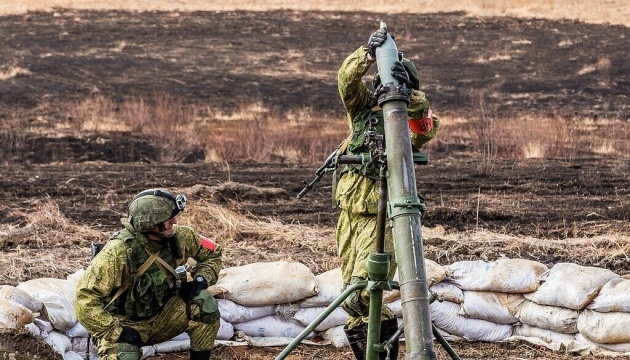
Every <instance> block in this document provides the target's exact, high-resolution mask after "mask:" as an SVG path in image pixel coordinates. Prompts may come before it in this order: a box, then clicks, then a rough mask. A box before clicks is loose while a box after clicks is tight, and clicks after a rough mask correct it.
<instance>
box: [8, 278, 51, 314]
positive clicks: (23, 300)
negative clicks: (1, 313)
mask: <svg viewBox="0 0 630 360" xmlns="http://www.w3.org/2000/svg"><path fill="white" fill-rule="evenodd" d="M0 299H5V300H8V301H13V302H16V303H18V304H20V305H22V306H24V307H25V308H27V309H29V310H30V311H32V312H35V313H36V312H39V311H40V310H41V309H42V307H43V306H44V304H42V302H41V301H39V300H37V299H33V297H32V296H31V295H29V294H28V293H27V292H26V291H24V290H22V289H18V288H16V287H15V286H10V285H5V286H2V287H0Z"/></svg>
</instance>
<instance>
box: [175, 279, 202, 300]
mask: <svg viewBox="0 0 630 360" xmlns="http://www.w3.org/2000/svg"><path fill="white" fill-rule="evenodd" d="M207 288H208V281H206V279H204V278H203V276H196V277H195V278H194V279H193V280H192V281H189V282H185V283H183V284H182V287H181V288H180V289H179V297H181V298H182V300H184V301H185V302H186V303H188V302H190V301H191V300H192V299H194V298H195V296H197V295H199V293H200V292H201V291H202V290H206V289H207Z"/></svg>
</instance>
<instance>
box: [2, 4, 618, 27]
mask: <svg viewBox="0 0 630 360" xmlns="http://www.w3.org/2000/svg"><path fill="white" fill-rule="evenodd" d="M57 8H72V9H103V10H132V11H145V10H162V11H231V10H250V11H272V10H278V9H292V10H300V11H372V12H376V13H382V14H395V13H432V12H450V11H466V12H468V13H469V14H470V15H473V16H515V17H538V18H548V19H574V20H580V21H584V22H589V23H610V24H619V25H625V26H628V25H630V6H628V4H627V1H626V0H593V1H588V0H495V1H488V0H441V1H435V0H400V1H381V2H374V1H367V0H358V1H342V0H317V1H299V0H267V1H261V0H244V1H216V0H209V1H204V0H188V1H185V2H175V1H165V0H140V1H122V0H108V1H102V0H100V1H99V0H3V2H2V3H0V15H3V14H19V13H25V12H28V11H53V10H55V9H57Z"/></svg>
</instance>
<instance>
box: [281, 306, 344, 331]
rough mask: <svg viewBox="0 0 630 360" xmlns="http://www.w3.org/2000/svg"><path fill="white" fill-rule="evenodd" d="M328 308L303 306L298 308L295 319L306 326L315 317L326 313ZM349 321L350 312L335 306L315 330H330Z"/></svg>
mask: <svg viewBox="0 0 630 360" xmlns="http://www.w3.org/2000/svg"><path fill="white" fill-rule="evenodd" d="M324 310H326V307H325V306H322V307H316V308H303V309H300V310H298V311H297V312H296V313H295V315H294V316H293V319H294V320H295V321H297V322H298V323H299V324H302V325H304V327H307V326H309V325H310V324H312V323H313V322H314V321H315V319H316V318H317V317H318V316H320V315H321V314H323V313H324ZM347 321H348V314H347V313H346V312H345V311H344V310H343V309H342V308H339V307H338V308H335V310H333V312H332V313H330V314H329V315H328V316H327V317H326V318H325V319H324V321H322V322H321V323H320V324H319V325H317V327H315V331H324V330H328V329H330V328H331V327H335V326H339V325H343V324H345V323H346V322H347Z"/></svg>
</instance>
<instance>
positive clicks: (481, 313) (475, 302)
mask: <svg viewBox="0 0 630 360" xmlns="http://www.w3.org/2000/svg"><path fill="white" fill-rule="evenodd" d="M524 301H525V298H524V297H523V295H522V294H506V293H497V292H490V291H469V290H467V291H464V302H463V303H462V306H461V307H460V308H459V315H463V316H465V317H467V318H471V319H481V320H487V321H491V322H494V323H498V324H514V323H515V322H518V319H517V318H516V317H515V316H514V314H516V311H517V310H518V308H519V306H520V305H521V304H522V303H523V302H524Z"/></svg>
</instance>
